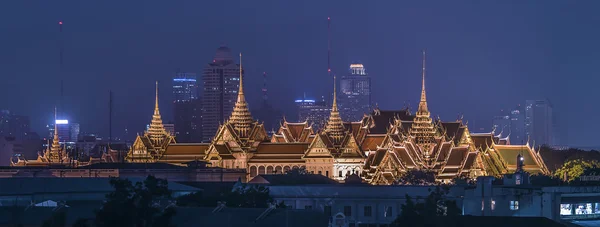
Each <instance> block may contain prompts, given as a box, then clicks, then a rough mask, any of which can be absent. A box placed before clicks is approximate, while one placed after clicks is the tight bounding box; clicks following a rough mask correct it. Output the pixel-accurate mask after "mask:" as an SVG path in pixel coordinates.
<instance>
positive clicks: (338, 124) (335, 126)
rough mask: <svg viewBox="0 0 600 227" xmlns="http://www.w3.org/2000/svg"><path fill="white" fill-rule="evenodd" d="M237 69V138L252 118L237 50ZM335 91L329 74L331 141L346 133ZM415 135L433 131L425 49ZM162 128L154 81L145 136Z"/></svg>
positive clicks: (157, 136)
mask: <svg viewBox="0 0 600 227" xmlns="http://www.w3.org/2000/svg"><path fill="white" fill-rule="evenodd" d="M327 21H328V26H327V29H328V53H327V73H328V76H329V77H331V76H332V75H331V65H330V54H331V42H330V32H329V31H330V24H331V18H329V17H328V18H327ZM239 56H240V69H239V73H240V76H239V81H240V82H239V91H238V97H237V101H236V103H235V106H234V109H233V112H232V113H231V117H230V119H229V122H230V123H231V124H232V125H233V127H234V129H235V130H236V132H237V133H238V134H239V136H240V137H242V138H243V137H247V136H248V133H249V132H250V130H251V126H252V123H253V122H254V119H253V118H252V115H251V113H250V110H249V108H248V103H247V102H246V98H245V95H244V82H243V67H242V54H241V53H240V55H239ZM336 93H337V90H336V76H335V74H334V75H333V104H332V107H331V113H330V116H329V120H328V121H327V124H326V127H325V129H324V131H325V132H326V133H327V134H328V136H329V137H331V138H332V139H333V140H334V142H341V140H342V139H343V138H344V136H345V134H346V130H345V128H344V123H343V120H342V118H341V116H340V113H339V109H338V105H337V94H336ZM415 123H418V124H417V125H416V126H417V127H416V128H415V129H416V130H415V131H414V134H415V135H420V134H430V133H432V132H433V130H434V129H433V125H432V123H431V118H430V113H429V110H428V108H427V97H426V93H425V51H423V71H422V88H421V100H420V103H419V108H418V111H417V122H415ZM165 133H166V132H165V129H164V126H163V124H162V119H161V116H160V110H159V107H158V82H156V101H155V107H154V115H153V116H152V122H151V124H150V128H149V129H148V135H149V137H150V138H151V140H152V141H153V142H155V143H159V142H160V141H162V139H164V135H165Z"/></svg>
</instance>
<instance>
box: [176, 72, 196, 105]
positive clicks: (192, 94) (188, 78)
mask: <svg viewBox="0 0 600 227" xmlns="http://www.w3.org/2000/svg"><path fill="white" fill-rule="evenodd" d="M173 99H174V102H184V101H192V100H196V99H198V83H197V82H196V74H195V73H176V74H175V77H174V78H173Z"/></svg>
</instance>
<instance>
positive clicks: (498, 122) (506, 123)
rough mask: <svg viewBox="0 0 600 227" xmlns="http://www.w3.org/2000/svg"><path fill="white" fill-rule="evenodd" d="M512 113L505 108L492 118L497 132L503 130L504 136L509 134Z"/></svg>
mask: <svg viewBox="0 0 600 227" xmlns="http://www.w3.org/2000/svg"><path fill="white" fill-rule="evenodd" d="M510 123H511V121H510V113H508V112H507V111H504V110H500V113H499V114H498V115H496V116H494V118H493V119H492V127H493V129H494V130H495V132H496V133H498V132H501V133H502V134H503V136H506V135H508V134H509V131H510V127H511V124H510Z"/></svg>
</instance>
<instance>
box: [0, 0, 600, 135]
mask: <svg viewBox="0 0 600 227" xmlns="http://www.w3.org/2000/svg"><path fill="white" fill-rule="evenodd" d="M142 3H143V4H142ZM598 7H600V3H598V2H595V1H584V2H578V4H573V3H571V2H561V1H530V2H527V3H525V2H522V1H504V2H476V3H473V2H469V3H467V2H447V1H426V2H418V3H409V2H395V1H390V2H372V3H370V4H364V2H360V1H344V2H340V1H328V2H321V1H300V2H289V1H262V2H254V1H227V2H221V1H182V0H178V1H169V2H168V3H167V2H164V1H114V0H109V1H97V2H83V1H60V2H54V1H53V2H50V1H5V2H2V3H0V21H2V23H0V31H1V34H2V36H0V77H1V78H2V81H3V82H2V83H1V84H0V97H2V98H0V109H8V110H10V111H12V112H14V113H18V114H21V115H27V116H30V118H31V126H32V129H33V130H34V131H36V132H38V133H40V135H46V134H45V132H46V131H45V130H46V125H47V124H49V123H51V122H52V120H53V108H54V106H56V105H57V103H58V100H59V99H60V95H59V94H60V80H61V79H63V80H64V109H63V110H62V111H63V112H64V113H65V114H66V117H67V118H69V120H71V121H73V122H78V123H80V124H81V129H82V130H85V131H86V132H95V133H100V134H107V132H108V124H107V120H108V119H107V118H108V117H107V115H108V110H107V107H108V91H109V90H112V91H113V97H114V104H113V113H114V115H113V132H114V133H115V134H116V135H120V134H121V133H122V132H123V131H124V130H125V129H126V128H127V129H128V130H129V131H130V132H132V133H135V132H142V131H143V130H144V129H145V125H146V124H148V122H149V120H150V118H151V113H152V110H153V107H154V91H155V90H154V82H155V81H158V82H159V90H160V100H159V102H160V105H161V110H162V115H163V120H164V121H165V122H167V121H170V120H171V119H173V114H172V111H170V110H171V109H172V93H171V85H172V84H171V79H172V77H173V75H174V74H175V73H176V72H177V71H181V72H194V73H198V75H199V78H198V79H201V72H202V70H203V69H204V67H205V66H206V65H207V64H208V63H210V62H211V60H212V59H213V57H214V55H215V52H216V49H217V48H218V47H219V46H221V45H223V44H225V45H227V46H228V47H229V48H230V49H231V50H232V52H233V53H239V52H241V53H243V54H244V70H245V78H244V82H245V83H246V84H245V89H246V90H245V91H246V98H247V100H248V103H249V105H250V108H251V109H253V107H255V106H258V105H259V103H260V100H261V98H262V94H261V88H262V86H263V79H262V75H263V72H267V73H268V75H269V76H268V81H267V86H268V95H269V102H270V103H271V104H272V105H273V106H275V107H276V108H278V109H280V110H282V111H283V112H284V114H285V115H286V116H295V115H296V114H295V105H294V101H293V100H294V99H297V98H301V97H302V96H303V94H304V93H306V94H307V96H309V97H311V98H319V97H320V96H326V100H331V98H330V97H331V95H330V94H331V93H332V89H333V88H332V87H333V84H332V82H333V78H330V77H328V74H327V17H331V18H332V25H331V43H332V44H331V51H332V52H331V62H332V63H331V68H332V72H333V73H334V74H337V75H343V74H347V72H348V65H349V64H350V63H352V62H361V63H362V64H364V66H365V68H366V69H367V72H368V74H369V75H370V76H371V81H372V84H371V90H372V102H373V104H375V103H376V104H377V105H378V106H379V107H380V108H382V109H400V108H402V107H403V106H404V105H405V104H404V103H410V106H411V107H412V109H416V107H417V105H418V101H419V92H420V88H421V86H420V82H421V77H420V76H421V50H423V49H424V50H427V89H428V90H427V92H428V102H429V109H430V111H431V113H432V116H437V115H439V116H440V117H441V118H442V119H444V120H455V119H456V118H457V115H460V114H463V115H464V118H465V120H466V121H468V122H469V128H470V129H471V131H491V125H492V120H491V119H492V117H493V116H495V115H497V114H498V112H499V111H500V110H501V109H510V108H513V107H514V106H516V105H518V104H521V105H523V104H524V102H525V100H528V99H546V98H547V99H549V100H550V101H551V103H552V104H553V106H554V113H555V115H556V124H557V128H558V130H557V132H556V133H557V136H558V137H559V138H560V141H561V145H571V146H596V145H598V143H597V141H596V139H595V136H594V135H595V133H594V132H593V130H595V129H597V128H600V121H596V120H595V119H594V116H595V115H596V114H595V113H597V112H598V111H600V107H599V106H598V105H597V102H596V98H597V96H598V95H597V94H595V93H593V91H594V90H593V89H594V87H593V86H595V85H596V84H597V83H598V80H599V79H598V78H596V77H595V75H596V74H598V68H597V67H595V65H596V64H597V62H598V59H600V54H599V53H600V44H599V43H598V42H597V40H599V38H600V32H599V31H598V30H597V29H596V25H597V23H598V22H600V16H599V15H598V14H597V13H596V12H595V9H597V8H598ZM215 9H219V10H215ZM224 9H226V10H224ZM59 21H63V23H64V26H63V32H62V34H61V33H59V30H58V22H59ZM61 35H62V38H61ZM61 40H62V41H61ZM61 42H62V45H63V50H64V51H63V60H64V70H63V73H62V75H61V73H59V71H60V70H59V50H60V48H59V46H60V43H61ZM235 55H237V54H235ZM236 61H237V60H236ZM259 120H263V119H259ZM479 129H482V130H479Z"/></svg>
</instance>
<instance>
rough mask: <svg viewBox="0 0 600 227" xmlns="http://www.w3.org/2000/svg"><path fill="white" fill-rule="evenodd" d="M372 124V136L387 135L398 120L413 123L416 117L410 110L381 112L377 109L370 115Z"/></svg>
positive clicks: (370, 129)
mask: <svg viewBox="0 0 600 227" xmlns="http://www.w3.org/2000/svg"><path fill="white" fill-rule="evenodd" d="M370 117H371V119H372V124H371V126H370V128H369V133H371V134H386V133H387V130H388V129H389V128H390V127H391V124H393V123H394V121H395V120H396V119H398V120H400V121H413V120H414V118H415V116H414V115H411V114H410V111H409V110H408V109H403V110H379V109H375V110H374V111H373V113H371V115H370Z"/></svg>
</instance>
